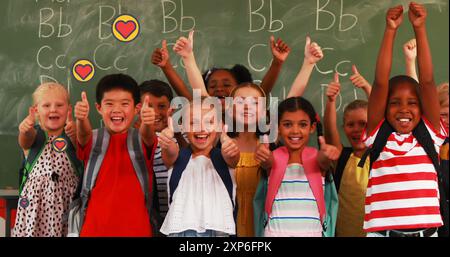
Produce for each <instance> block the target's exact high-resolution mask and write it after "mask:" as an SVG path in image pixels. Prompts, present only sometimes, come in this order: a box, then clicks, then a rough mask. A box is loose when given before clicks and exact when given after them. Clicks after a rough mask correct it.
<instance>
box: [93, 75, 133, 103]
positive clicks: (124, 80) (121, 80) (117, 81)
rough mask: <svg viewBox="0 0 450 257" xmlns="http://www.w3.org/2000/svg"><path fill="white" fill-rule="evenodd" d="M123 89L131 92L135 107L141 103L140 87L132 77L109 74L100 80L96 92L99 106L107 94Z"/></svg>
mask: <svg viewBox="0 0 450 257" xmlns="http://www.w3.org/2000/svg"><path fill="white" fill-rule="evenodd" d="M114 89H121V90H124V91H127V92H130V93H131V95H132V96H133V100H134V105H136V104H138V103H139V102H140V98H141V95H140V92H139V86H138V84H137V82H136V80H134V79H133V78H132V77H130V76H129V75H126V74H122V73H119V74H109V75H106V76H104V77H103V78H101V79H100V81H99V82H98V84H97V88H96V90H95V99H96V101H97V104H101V102H102V99H103V95H104V94H105V92H108V91H111V90H114Z"/></svg>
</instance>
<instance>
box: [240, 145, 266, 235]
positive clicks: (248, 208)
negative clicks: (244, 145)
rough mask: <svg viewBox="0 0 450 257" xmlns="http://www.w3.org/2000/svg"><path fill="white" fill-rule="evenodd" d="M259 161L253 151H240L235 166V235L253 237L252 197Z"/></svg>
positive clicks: (256, 184) (256, 183)
mask: <svg viewBox="0 0 450 257" xmlns="http://www.w3.org/2000/svg"><path fill="white" fill-rule="evenodd" d="M258 169H259V162H257V161H256V160H255V154H254V153H241V157H240V159H239V163H238V164H237V166H236V169H235V170H236V185H237V187H236V197H237V204H238V215H237V224H236V227H237V235H238V236H239V237H253V236H254V234H255V231H254V229H253V197H254V196H255V192H256V187H257V186H258V182H259V178H260V174H259V172H258Z"/></svg>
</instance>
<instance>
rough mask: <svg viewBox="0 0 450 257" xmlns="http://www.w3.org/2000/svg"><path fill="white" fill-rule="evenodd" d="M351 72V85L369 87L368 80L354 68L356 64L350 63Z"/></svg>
mask: <svg viewBox="0 0 450 257" xmlns="http://www.w3.org/2000/svg"><path fill="white" fill-rule="evenodd" d="M352 72H353V75H351V76H350V80H351V82H352V83H353V85H354V86H355V87H357V88H362V89H364V88H366V87H371V85H370V84H369V82H367V80H366V79H365V78H364V77H363V76H362V75H361V74H360V73H359V71H358V69H357V68H356V65H354V64H353V65H352Z"/></svg>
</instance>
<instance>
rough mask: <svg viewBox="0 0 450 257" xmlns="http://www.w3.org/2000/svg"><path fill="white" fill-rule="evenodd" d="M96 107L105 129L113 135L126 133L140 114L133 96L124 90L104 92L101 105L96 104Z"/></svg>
mask: <svg viewBox="0 0 450 257" xmlns="http://www.w3.org/2000/svg"><path fill="white" fill-rule="evenodd" d="M96 107H97V111H98V112H99V113H100V115H101V116H102V119H103V123H104V124H105V127H106V128H107V129H108V131H109V132H110V133H112V134H119V133H124V132H126V131H127V130H128V128H130V127H131V123H132V122H133V119H134V116H135V115H136V114H137V112H138V108H137V107H136V106H135V105H134V100H133V95H132V94H131V93H130V92H128V91H125V90H122V89H113V90H110V91H106V92H104V94H103V98H102V101H101V103H100V105H99V104H96Z"/></svg>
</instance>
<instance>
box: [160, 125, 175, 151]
mask: <svg viewBox="0 0 450 257" xmlns="http://www.w3.org/2000/svg"><path fill="white" fill-rule="evenodd" d="M174 135H175V134H174V132H173V120H172V117H168V118H167V128H165V129H164V130H163V131H161V133H160V134H159V145H160V146H161V149H162V150H165V151H166V152H167V153H168V154H169V155H171V156H174V155H176V154H178V151H179V147H178V145H177V144H176V143H175V142H174V141H173V138H174Z"/></svg>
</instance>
